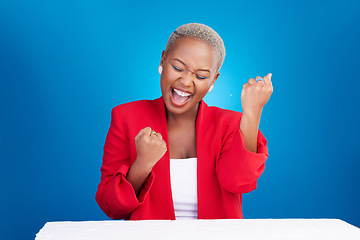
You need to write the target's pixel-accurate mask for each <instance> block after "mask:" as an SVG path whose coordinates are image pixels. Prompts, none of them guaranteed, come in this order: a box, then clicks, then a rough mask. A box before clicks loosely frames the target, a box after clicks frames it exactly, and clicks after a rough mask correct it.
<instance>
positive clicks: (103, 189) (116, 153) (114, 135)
mask: <svg viewBox="0 0 360 240" xmlns="http://www.w3.org/2000/svg"><path fill="white" fill-rule="evenodd" d="M126 128H127V125H126V124H124V123H123V118H121V113H120V112H119V111H118V109H117V108H116V107H115V108H113V110H112V112H111V124H110V128H109V131H108V134H107V136H106V141H105V146H104V155H103V165H102V167H101V182H100V184H99V186H98V190H97V193H96V196H95V199H96V201H97V203H98V204H99V206H100V208H101V209H102V210H103V211H104V213H105V214H106V215H107V216H109V217H110V218H112V219H123V218H125V219H128V218H129V217H130V215H131V212H132V211H134V210H135V209H136V208H137V207H138V206H140V205H141V204H142V203H143V202H144V200H145V199H146V198H147V196H148V193H149V190H150V188H151V185H152V183H153V181H154V177H155V175H154V173H153V172H151V173H150V174H149V176H148V178H147V179H146V180H145V183H144V185H143V187H142V189H141V191H140V194H139V196H138V197H137V196H136V194H135V191H134V189H133V187H132V185H131V183H129V182H128V181H127V180H126V175H127V173H128V171H129V168H130V166H131V153H130V152H131V151H130V144H129V141H130V140H131V139H129V137H128V136H127V134H126V133H127V132H128V131H126ZM134 141H135V140H134Z"/></svg>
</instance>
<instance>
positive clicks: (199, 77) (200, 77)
mask: <svg viewBox="0 0 360 240" xmlns="http://www.w3.org/2000/svg"><path fill="white" fill-rule="evenodd" d="M196 77H197V78H198V79H201V80H203V79H207V78H208V77H202V76H199V75H196Z"/></svg>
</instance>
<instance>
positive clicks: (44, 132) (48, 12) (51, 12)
mask: <svg viewBox="0 0 360 240" xmlns="http://www.w3.org/2000/svg"><path fill="white" fill-rule="evenodd" d="M359 9H360V4H359V2H358V1H344V0H343V1H308V2H307V1H298V2H295V1H279V0H278V1H248V2H245V1H227V0H224V1H187V0H185V1H181V2H169V1H153V2H151V1H144V2H137V1H134V2H131V1H126V3H125V2H124V1H115V0H102V1H100V0H90V1H73V0H71V1H69V0H61V1H60V0H54V1H45V0H35V1H24V0H23V1H21V0H12V1H7V0H0V80H1V86H0V106H1V108H0V109H1V110H0V113H1V118H0V123H1V124H0V148H1V149H0V158H1V159H0V160H1V174H0V183H1V191H0V192H1V197H0V205H1V207H0V209H1V210H0V214H1V218H0V221H1V222H0V228H1V232H0V238H2V239H33V238H34V237H35V234H36V233H37V232H38V231H39V229H40V228H41V227H43V225H44V224H45V223H46V222H48V221H77V220H81V221H82V220H106V219H108V218H107V216H106V215H105V214H104V213H103V212H102V211H101V210H100V208H99V207H98V205H97V204H96V202H95V199H94V197H95V193H96V190H97V185H98V183H99V181H100V167H101V164H102V154H103V145H104V142H105V137H106V134H107V131H108V128H109V125H110V113H111V109H112V108H113V107H115V106H116V105H118V104H122V103H125V102H129V101H134V100H139V99H154V98H157V97H159V96H160V95H161V91H160V84H159V79H160V76H159V74H158V72H157V69H158V66H159V63H160V57H161V52H162V50H163V49H164V48H165V45H166V42H167V39H168V37H169V36H170V34H171V33H172V31H174V30H175V29H176V28H177V27H178V26H180V25H182V24H185V23H189V22H199V23H204V24H207V25H209V26H211V27H212V28H214V29H215V30H216V31H217V32H218V33H219V34H220V36H222V38H223V40H224V42H225V47H226V50H227V55H226V58H225V62H224V65H223V68H222V69H221V71H220V72H221V75H220V77H219V79H218V81H217V82H216V84H215V88H214V90H213V91H212V92H211V93H209V94H208V95H207V96H206V97H205V101H206V102H207V103H208V104H209V105H216V106H219V107H222V108H227V109H232V110H236V111H241V101H240V96H241V90H242V86H243V84H244V83H245V82H246V81H248V79H249V78H254V77H256V76H264V75H266V74H267V73H269V72H271V73H273V78H272V80H273V85H274V93H273V95H272V96H271V98H270V101H269V102H268V104H267V105H266V106H265V109H264V111H263V115H262V119H261V123H260V129H261V131H262V132H263V134H264V135H265V136H266V138H267V140H268V146H269V153H270V156H269V158H268V161H267V164H266V169H265V172H264V174H263V175H262V176H261V177H260V179H259V182H258V188H257V190H255V191H253V192H251V193H249V194H245V195H244V196H243V197H244V199H243V212H244V216H245V218H339V219H342V220H345V221H347V222H348V223H351V224H353V225H355V226H357V227H360V205H359V204H358V203H359V195H360V194H359V189H360V188H359V183H360V175H359V174H358V171H359V168H360V153H359V151H358V145H359V143H360V141H359V137H358V136H359V134H360V128H359V122H360V115H359V114H360V110H359V109H360V108H359V106H358V105H357V103H358V98H359V89H360V81H359V72H358V71H359V69H360V68H359V55H360V48H359V37H360V32H359V29H360V21H359V18H358V13H359Z"/></svg>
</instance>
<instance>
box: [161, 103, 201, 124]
mask: <svg viewBox="0 0 360 240" xmlns="http://www.w3.org/2000/svg"><path fill="white" fill-rule="evenodd" d="M199 105H200V103H198V104H197V105H196V107H195V108H194V109H192V110H189V111H187V112H185V113H182V114H174V113H172V112H170V111H168V110H167V109H166V119H167V123H168V124H169V123H181V122H188V121H192V122H195V121H196V117H197V114H198V110H199Z"/></svg>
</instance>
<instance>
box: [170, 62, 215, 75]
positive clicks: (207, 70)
mask: <svg viewBox="0 0 360 240" xmlns="http://www.w3.org/2000/svg"><path fill="white" fill-rule="evenodd" d="M173 60H175V61H178V62H180V63H181V64H183V65H185V66H187V65H186V63H184V62H183V61H181V60H180V59H178V58H174V59H173ZM196 71H204V72H209V73H211V71H210V70H209V69H197V70H196Z"/></svg>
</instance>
